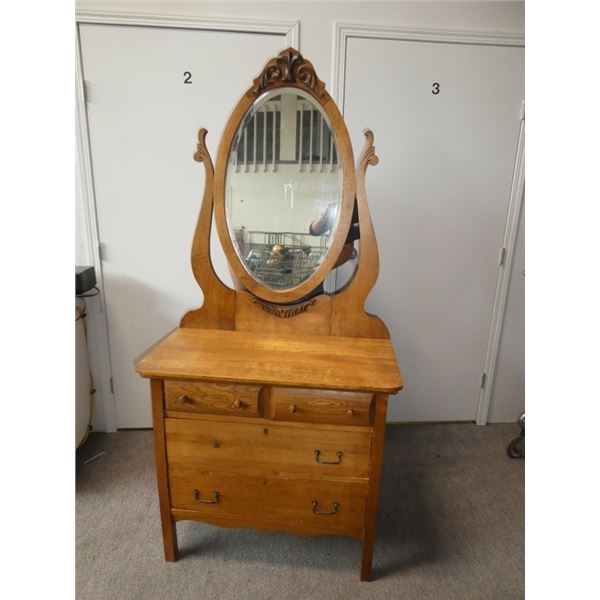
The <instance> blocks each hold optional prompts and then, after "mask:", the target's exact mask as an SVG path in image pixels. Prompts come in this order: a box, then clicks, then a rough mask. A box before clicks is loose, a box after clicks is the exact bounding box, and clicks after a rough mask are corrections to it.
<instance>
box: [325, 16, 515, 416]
mask: <svg viewBox="0 0 600 600" xmlns="http://www.w3.org/2000/svg"><path fill="white" fill-rule="evenodd" d="M350 38H367V39H383V40H403V41H410V42H436V43H441V44H471V45H479V46H514V47H519V48H524V47H525V37H524V35H523V34H522V33H518V32H495V31H457V30H451V29H425V28H408V27H395V26H393V25H392V26H390V25H375V24H366V25H365V24H362V23H355V22H344V21H335V22H334V23H333V46H332V69H331V72H332V89H331V95H332V96H333V98H334V100H335V101H336V102H337V105H338V107H339V109H340V111H341V113H342V114H344V103H345V92H346V62H347V48H348V39H350ZM515 119H519V120H520V128H519V138H518V141H517V147H516V155H515V166H514V171H513V180H512V186H511V190H510V196H509V199H508V210H507V216H506V222H505V227H504V235H503V239H502V246H501V247H500V248H499V249H498V257H499V260H498V278H497V283H496V292H495V297H494V304H493V307H492V311H491V323H490V329H489V333H488V341H487V344H486V349H485V354H484V356H483V357H482V363H483V364H482V373H481V389H480V392H479V398H478V403H477V410H476V414H475V415H474V420H475V421H476V423H477V424H478V425H485V424H486V423H487V417H488V412H489V407H490V402H491V395H492V390H493V387H494V376H495V372H496V364H497V361H498V350H499V348H500V340H501V337H502V327H503V325H504V314H505V312H506V310H505V309H506V301H507V296H508V286H509V280H510V273H511V269H512V264H513V257H514V254H515V246H516V243H517V226H518V223H519V214H520V212H521V205H522V203H523V196H524V190H525V151H524V144H525V128H524V124H525V101H523V104H522V106H521V113H520V115H515Z"/></svg>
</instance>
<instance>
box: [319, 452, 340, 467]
mask: <svg viewBox="0 0 600 600" xmlns="http://www.w3.org/2000/svg"><path fill="white" fill-rule="evenodd" d="M335 455H336V456H337V457H338V459H337V460H336V461H329V460H321V458H320V456H321V451H320V450H315V460H316V461H317V462H318V463H319V464H321V465H339V464H340V463H341V462H342V456H343V453H342V452H341V451H340V452H336V453H335Z"/></svg>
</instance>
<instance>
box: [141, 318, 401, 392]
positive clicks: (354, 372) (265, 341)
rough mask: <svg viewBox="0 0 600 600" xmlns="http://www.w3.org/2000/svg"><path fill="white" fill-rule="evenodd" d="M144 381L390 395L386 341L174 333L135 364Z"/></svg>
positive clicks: (395, 385) (393, 374)
mask: <svg viewBox="0 0 600 600" xmlns="http://www.w3.org/2000/svg"><path fill="white" fill-rule="evenodd" d="M136 370H137V372H138V373H139V374H140V375H142V376H143V377H162V378H167V379H192V380H206V381H222V382H232V383H250V384H256V385H268V384H271V385H283V386H290V387H308V388H322V389H339V390H352V391H372V392H384V393H391V394H393V393H395V392H397V391H398V390H399V389H401V388H402V385H403V382H402V376H401V375H400V371H399V370H398V365H397V363H396V357H395V355H394V348H393V346H392V343H391V341H390V340H388V339H370V338H341V337H334V336H320V335H303V334H294V335H281V334H273V333H263V334H260V333H254V332H246V331H229V330H216V329H192V328H180V329H176V330H175V331H174V332H173V333H171V334H170V335H169V336H168V337H167V338H165V339H164V340H163V341H162V342H161V343H160V344H158V345H157V346H156V347H154V348H153V349H152V350H151V351H150V352H149V353H148V354H146V355H145V356H144V357H143V358H142V359H141V360H140V361H139V362H138V363H137V365H136Z"/></svg>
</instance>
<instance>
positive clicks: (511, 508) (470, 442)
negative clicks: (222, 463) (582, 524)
mask: <svg viewBox="0 0 600 600" xmlns="http://www.w3.org/2000/svg"><path fill="white" fill-rule="evenodd" d="M518 432H519V428H518V426H517V425H488V426H487V427H477V426H476V425H474V424H436V425H392V426H388V429H387V432H386V442H385V456H384V466H383V474H382V484H381V496H380V503H379V514H378V525H377V539H376V542H375V558H374V563H373V567H374V571H373V574H374V577H375V581H373V582H371V583H361V582H360V581H359V568H360V544H359V543H358V542H357V541H356V540H353V539H350V538H343V537H336V536H327V537H310V536H309V537H303V536H292V535H288V534H285V533H261V532H257V531H254V530H251V529H220V528H217V527H213V526H210V525H204V524H202V523H193V522H181V523H178V525H177V530H178V538H179V548H180V559H179V561H178V562H176V563H167V562H165V561H164V559H163V549H162V538H161V532H160V521H159V513H158V500H157V494H156V487H155V486H156V483H155V473H154V462H153V461H154V454H153V449H152V432H151V431H120V432H118V433H113V434H101V433H97V434H92V435H91V436H90V439H89V440H88V441H87V442H86V444H85V445H84V446H83V447H82V448H80V449H79V450H78V452H77V484H76V489H77V498H76V537H77V548H76V572H77V581H76V589H77V598H78V599H80V600H87V599H94V600H96V599H98V600H104V599H110V600H113V599H115V600H121V599H123V600H130V599H138V598H139V599H140V600H142V599H143V600H154V599H161V600H162V599H166V600H170V599H175V600H184V599H188V598H190V599H191V598H193V599H200V600H204V599H223V600H236V599H246V598H248V599H253V600H263V599H265V600H266V599H271V598H273V599H286V600H287V599H290V600H296V599H326V600H329V599H332V600H333V599H336V600H337V599H339V600H346V599H354V598H358V599H360V598H386V599H387V598H399V599H402V600H413V599H414V600H416V599H418V600H428V599H443V600H452V599H457V600H468V599H477V600H479V599H487V598H489V599H498V600H508V599H513V598H523V597H524V461H523V460H519V459H510V458H508V457H507V455H506V446H507V444H508V443H509V441H510V440H511V439H512V438H514V437H515V436H516V435H517V434H518ZM100 452H104V453H105V454H102V455H101V456H100V457H98V458H97V459H95V460H93V461H92V462H89V463H88V464H83V462H84V461H85V460H87V459H88V458H91V457H93V456H95V455H97V454H98V453H100Z"/></svg>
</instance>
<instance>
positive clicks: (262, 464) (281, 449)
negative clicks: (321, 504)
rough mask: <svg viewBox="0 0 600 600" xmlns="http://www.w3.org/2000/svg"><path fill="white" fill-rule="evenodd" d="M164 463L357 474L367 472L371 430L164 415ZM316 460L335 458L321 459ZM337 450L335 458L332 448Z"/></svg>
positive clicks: (273, 471) (357, 476)
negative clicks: (165, 446) (317, 451)
mask: <svg viewBox="0 0 600 600" xmlns="http://www.w3.org/2000/svg"><path fill="white" fill-rule="evenodd" d="M165 431H166V443H167V463H168V466H169V469H171V468H197V467H206V468H208V467H209V466H212V467H213V468H215V469H219V470H221V469H223V470H227V469H229V470H233V471H239V472H244V471H246V470H248V468H253V469H261V470H262V471H263V472H264V473H268V474H270V475H277V474H279V473H287V474H290V473H292V474H293V473H297V474H306V475H307V476H311V477H312V476H314V477H319V476H321V475H331V476H335V477H338V478H343V477H350V478H353V479H360V478H363V479H364V480H365V481H366V479H367V477H368V474H369V454H370V449H371V432H370V431H369V430H368V429H356V430H351V431H348V430H338V429H336V428H335V427H333V426H331V427H329V428H326V427H323V428H319V429H314V428H313V427H312V426H311V425H308V424H307V425H305V426H304V427H298V426H296V427H290V426H289V425H288V424H287V423H275V422H271V423H270V424H269V426H268V427H264V426H263V425H258V424H255V423H247V422H243V421H242V420H240V421H239V422H231V423H225V422H220V421H202V420H194V419H165ZM315 450H319V451H320V455H319V460H321V461H328V462H338V461H339V464H322V463H320V462H318V461H317V457H316V456H315ZM338 452H341V453H342V457H341V459H340V458H338V456H337V453H338Z"/></svg>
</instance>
